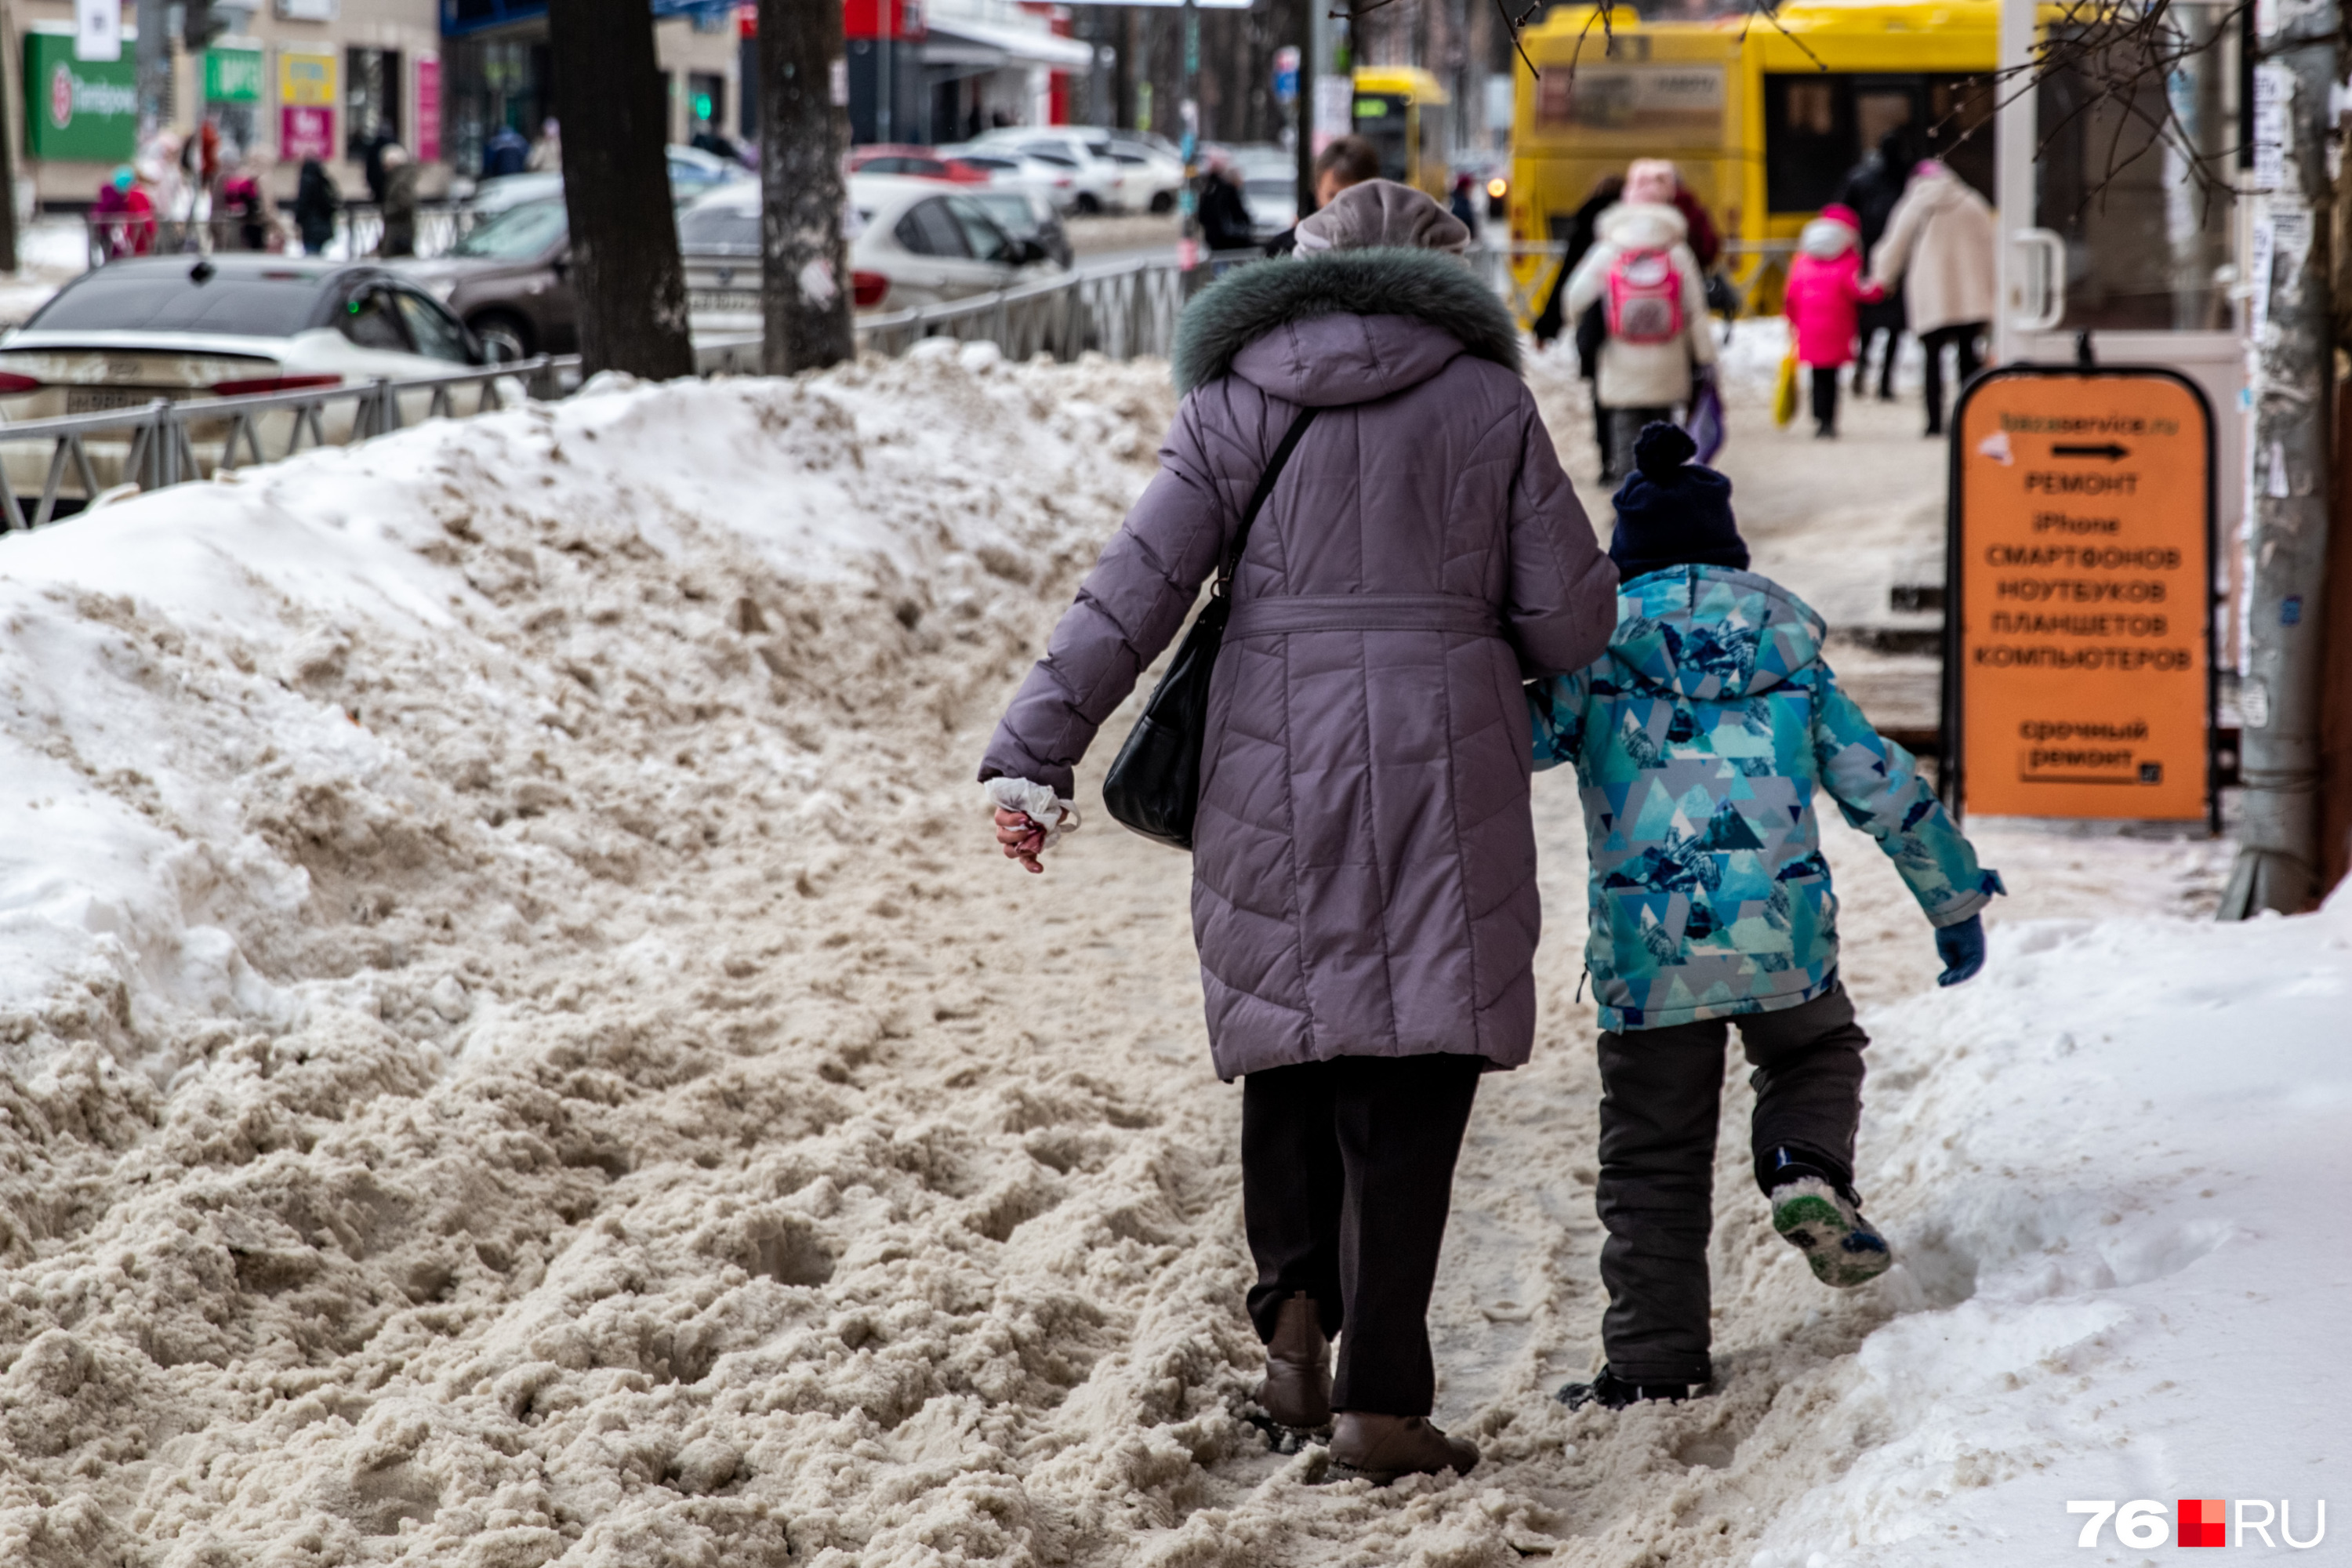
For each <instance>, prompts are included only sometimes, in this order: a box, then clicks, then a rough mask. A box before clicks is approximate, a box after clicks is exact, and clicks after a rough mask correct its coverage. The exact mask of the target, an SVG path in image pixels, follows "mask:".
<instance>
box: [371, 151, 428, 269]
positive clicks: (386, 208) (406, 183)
mask: <svg viewBox="0 0 2352 1568" xmlns="http://www.w3.org/2000/svg"><path fill="white" fill-rule="evenodd" d="M382 163H383V238H382V239H381V240H379V241H378V242H377V244H376V254H377V255H378V256H414V255H415V254H416V181H417V175H418V174H419V170H418V169H417V167H416V160H415V159H414V158H412V157H410V156H409V155H408V149H407V148H405V147H404V146H402V145H401V144H400V143H399V142H392V143H390V144H388V145H387V146H386V147H385V148H384V150H383V158H382Z"/></svg>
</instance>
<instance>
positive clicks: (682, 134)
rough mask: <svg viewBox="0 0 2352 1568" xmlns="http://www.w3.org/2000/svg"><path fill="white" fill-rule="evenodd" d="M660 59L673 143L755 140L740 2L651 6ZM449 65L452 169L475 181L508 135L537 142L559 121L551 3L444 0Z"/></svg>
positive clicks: (665, 1) (691, 0)
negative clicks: (485, 158) (494, 146)
mask: <svg viewBox="0 0 2352 1568" xmlns="http://www.w3.org/2000/svg"><path fill="white" fill-rule="evenodd" d="M651 9H652V11H653V13H654V54H655V58H656V61H657V62H658V63H659V65H660V68H661V72H662V76H663V78H664V79H665V80H666V82H667V85H668V89H669V140H670V141H672V142H692V141H693V140H694V139H695V138H696V137H697V136H698V135H718V136H723V137H726V138H728V139H729V140H730V141H731V140H734V139H736V138H739V137H740V136H742V135H744V134H746V133H747V132H749V131H750V130H751V122H750V121H748V120H747V118H746V117H747V115H748V114H749V113H750V110H749V107H748V105H747V102H746V99H745V95H744V86H745V83H746V82H747V81H748V79H749V78H750V72H749V70H748V69H747V63H748V61H747V52H746V50H745V49H744V47H743V45H744V27H743V26H742V20H741V17H740V15H739V9H740V8H739V6H738V5H736V4H734V3H733V0H720V3H716V4H704V3H699V0H651ZM441 30H442V36H443V37H444V38H445V40H446V44H445V47H446V51H447V57H448V62H449V76H448V86H449V96H448V103H447V107H446V115H447V127H446V129H447V132H448V136H447V142H448V153H449V161H450V167H451V168H452V169H453V170H455V171H456V172H457V174H467V175H470V174H477V173H478V172H479V171H480V169H481V166H482V144H483V142H486V141H487V140H488V138H489V136H490V135H491V133H492V132H495V131H497V130H498V128H499V126H501V125H509V126H512V127H513V128H514V129H515V130H517V131H519V132H522V134H523V135H525V136H527V137H530V136H536V135H537V134H538V133H539V130H540V128H541V125H543V124H544V123H545V122H546V121H549V120H551V119H553V118H554V117H555V97H554V78H553V73H552V72H551V69H550V64H549V52H548V45H547V0H441Z"/></svg>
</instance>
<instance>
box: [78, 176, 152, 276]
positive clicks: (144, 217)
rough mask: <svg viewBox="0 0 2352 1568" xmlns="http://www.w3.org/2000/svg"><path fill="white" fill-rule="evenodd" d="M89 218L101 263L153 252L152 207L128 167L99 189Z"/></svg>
mask: <svg viewBox="0 0 2352 1568" xmlns="http://www.w3.org/2000/svg"><path fill="white" fill-rule="evenodd" d="M89 216H90V220H91V221H90V226H91V229H92V230H93V232H94V234H95V236H96V239H97V249H98V254H99V259H100V260H101V261H117V260H120V259H121V258H123V257H126V256H145V255H148V254H150V253H151V252H152V251H153V250H154V248H155V204H154V203H153V202H152V200H150V199H149V198H148V195H147V193H146V192H145V191H143V190H142V189H141V188H140V185H139V176H138V175H137V174H134V173H133V172H132V171H131V165H130V164H128V163H125V164H123V165H122V166H121V167H120V168H118V169H116V170H115V171H114V173H113V174H109V175H108V176H107V177H106V183H105V184H102V185H100V186H99V188H98V200H97V202H96V203H94V204H93V205H91V207H90V209H89Z"/></svg>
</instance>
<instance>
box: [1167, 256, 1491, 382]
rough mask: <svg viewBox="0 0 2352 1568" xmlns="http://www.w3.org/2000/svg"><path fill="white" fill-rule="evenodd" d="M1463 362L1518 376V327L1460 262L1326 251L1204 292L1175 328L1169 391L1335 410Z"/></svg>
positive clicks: (1238, 271) (1252, 269) (1239, 274)
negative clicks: (1241, 389) (1234, 386)
mask: <svg viewBox="0 0 2352 1568" xmlns="http://www.w3.org/2000/svg"><path fill="white" fill-rule="evenodd" d="M1465 353H1467V354H1472V355H1475V357H1477V358H1479V359H1484V360H1491V361H1492V362H1494V363H1496V364H1499V365H1501V366H1503V367H1504V368H1505V369H1507V370H1508V371H1511V372H1512V373H1513V374H1517V372H1518V369H1519V331H1518V324H1517V322H1516V321H1513V320H1512V319H1511V313H1510V311H1509V310H1508V309H1507V308H1506V307H1505V306H1504V304H1503V302H1502V300H1499V299H1497V298H1496V296H1495V293H1494V291H1493V290H1492V289H1488V288H1487V287H1486V285H1485V284H1484V283H1481V282H1480V281H1479V280H1478V278H1477V276H1476V275H1475V273H1473V272H1472V271H1471V270H1470V269H1469V268H1466V267H1465V266H1464V265H1463V264H1462V263H1461V261H1460V260H1458V259H1457V258H1454V257H1451V256H1443V255H1439V254H1436V253H1434V252H1431V251H1425V250H1402V249H1375V250H1341V251H1332V252H1329V253H1328V254H1325V255H1321V256H1315V257H1311V258H1305V259H1300V260H1292V261H1268V262H1260V263H1256V264H1254V265H1252V266H1248V267H1242V268H1235V269H1234V271H1232V272H1229V273H1227V274H1226V275H1225V276H1224V277H1223V278H1222V279H1219V280H1218V281H1216V282H1215V283H1213V284H1211V285H1210V286H1209V287H1208V288H1207V289H1203V290H1202V292H1201V294H1200V296H1199V298H1197V299H1195V300H1193V301H1192V303H1191V304H1190V305H1188V306H1186V307H1185V308H1184V314H1183V317H1182V319H1181V320H1180V321H1178V322H1177V324H1176V352H1175V355H1174V359H1175V376H1176V390H1177V391H1178V392H1179V393H1180V394H1181V393H1189V392H1191V391H1192V389H1193V388H1195V387H1197V386H1200V385H1202V384H1205V383H1207V382H1212V381H1214V380H1216V379H1217V378H1219V377H1220V376H1223V375H1227V374H1233V375H1239V376H1241V377H1243V378H1244V379H1245V380H1247V381H1249V382H1252V383H1254V384H1256V385H1258V386H1261V387H1264V388H1265V390H1266V391H1268V392H1271V393H1273V394H1275V395H1276V396H1279V397H1283V398H1285V399H1286V400H1288V401H1290V402H1294V403H1300V404H1309V405H1316V406H1339V405H1347V404H1351V403H1361V402H1368V401H1370V399H1372V398H1375V397H1382V396H1386V395H1389V394H1390V393H1391V392H1396V391H1400V390H1402V388H1404V387H1407V386H1411V385H1413V384H1416V383H1419V382H1422V381H1425V380H1427V379H1428V378H1429V377H1430V376H1432V375H1434V374H1437V372H1438V371H1440V370H1442V369H1444V367H1445V365H1446V364H1447V363H1449V362H1450V361H1452V360H1454V359H1455V358H1456V357H1458V356H1460V355H1462V354H1465Z"/></svg>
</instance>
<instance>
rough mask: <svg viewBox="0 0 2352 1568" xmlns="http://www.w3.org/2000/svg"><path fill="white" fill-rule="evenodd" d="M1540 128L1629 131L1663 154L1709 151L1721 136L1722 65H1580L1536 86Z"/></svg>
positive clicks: (1546, 75) (1551, 72)
mask: <svg viewBox="0 0 2352 1568" xmlns="http://www.w3.org/2000/svg"><path fill="white" fill-rule="evenodd" d="M1536 123H1537V124H1538V125H1540V126H1571V125H1572V126H1575V127H1576V128H1578V129H1579V130H1583V131H1611V132H1617V131H1622V132H1633V133H1636V134H1639V135H1641V136H1643V137H1645V138H1647V139H1648V140H1649V141H1650V142H1653V143H1654V145H1655V146H1656V147H1657V148H1659V149H1660V150H1662V151H1671V150H1673V149H1675V148H1678V147H1707V146H1712V145H1714V144H1715V143H1716V142H1719V141H1720V140H1721V139H1722V136H1723V70H1722V68H1721V67H1719V66H1664V65H1659V66H1616V65H1580V66H1579V67H1577V68H1576V70H1575V71H1574V72H1573V73H1570V72H1569V71H1567V70H1564V69H1560V68H1552V69H1549V70H1547V71H1545V72H1544V73H1543V75H1542V76H1541V77H1539V78H1538V79H1537V81H1536Z"/></svg>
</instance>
